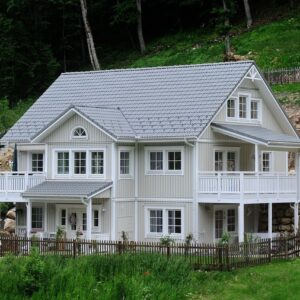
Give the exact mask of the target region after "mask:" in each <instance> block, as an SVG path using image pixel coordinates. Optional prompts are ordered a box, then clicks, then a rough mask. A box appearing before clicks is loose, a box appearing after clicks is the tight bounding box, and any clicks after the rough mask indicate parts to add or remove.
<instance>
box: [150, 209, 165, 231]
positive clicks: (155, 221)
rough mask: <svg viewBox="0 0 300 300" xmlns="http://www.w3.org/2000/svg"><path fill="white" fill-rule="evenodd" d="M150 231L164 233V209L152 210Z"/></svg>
mask: <svg viewBox="0 0 300 300" xmlns="http://www.w3.org/2000/svg"><path fill="white" fill-rule="evenodd" d="M150 232H151V233H162V232H163V211H162V210H150Z"/></svg>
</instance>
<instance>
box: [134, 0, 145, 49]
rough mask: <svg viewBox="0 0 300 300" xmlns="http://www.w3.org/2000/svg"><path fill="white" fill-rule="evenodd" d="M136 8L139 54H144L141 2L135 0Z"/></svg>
mask: <svg viewBox="0 0 300 300" xmlns="http://www.w3.org/2000/svg"><path fill="white" fill-rule="evenodd" d="M136 8H137V12H138V17H137V18H138V19H137V21H138V22H137V32H138V38H139V44H140V50H141V53H142V54H144V53H145V51H146V45H145V41H144V35H143V25H142V4H141V0H136Z"/></svg>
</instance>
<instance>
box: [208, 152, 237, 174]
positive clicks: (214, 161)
mask: <svg viewBox="0 0 300 300" xmlns="http://www.w3.org/2000/svg"><path fill="white" fill-rule="evenodd" d="M217 151H219V152H223V153H224V152H225V153H226V154H227V152H236V154H237V157H236V170H235V171H227V155H225V157H224V166H225V167H226V170H224V171H216V172H238V171H239V170H240V147H215V148H214V149H213V152H214V154H213V155H214V156H213V171H215V163H216V156H215V153H216V152H217Z"/></svg>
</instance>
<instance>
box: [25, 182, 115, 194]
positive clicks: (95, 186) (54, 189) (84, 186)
mask: <svg viewBox="0 0 300 300" xmlns="http://www.w3.org/2000/svg"><path fill="white" fill-rule="evenodd" d="M110 185H112V182H111V181H105V182H94V181H93V182H91V181H44V182H42V183H40V184H38V185H36V186H34V187H32V188H30V189H28V190H27V191H25V192H24V193H23V197H38V196H44V197H47V196H48V197H55V196H59V197H78V198H80V197H89V196H91V195H93V194H95V193H98V192H101V191H102V190H104V189H105V188H107V187H109V186H110Z"/></svg>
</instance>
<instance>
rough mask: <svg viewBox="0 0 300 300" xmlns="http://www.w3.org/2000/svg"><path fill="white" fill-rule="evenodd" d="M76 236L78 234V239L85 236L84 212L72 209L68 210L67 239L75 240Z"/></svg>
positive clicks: (83, 210)
mask: <svg viewBox="0 0 300 300" xmlns="http://www.w3.org/2000/svg"><path fill="white" fill-rule="evenodd" d="M77 234H79V237H80V238H85V236H86V210H85V209H78V208H72V209H69V222H68V232H67V237H68V238H70V239H76V237H77Z"/></svg>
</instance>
